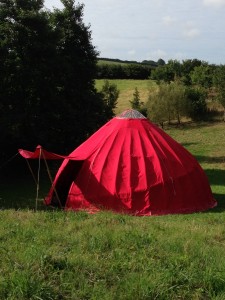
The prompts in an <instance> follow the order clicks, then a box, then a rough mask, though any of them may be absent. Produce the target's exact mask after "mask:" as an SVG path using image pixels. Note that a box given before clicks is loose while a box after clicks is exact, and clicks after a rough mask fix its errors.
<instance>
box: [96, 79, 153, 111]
mask: <svg viewBox="0 0 225 300" xmlns="http://www.w3.org/2000/svg"><path fill="white" fill-rule="evenodd" d="M109 82H110V83H112V84H115V85H116V86H117V88H118V90H119V91H120V94H119V98H118V104H117V108H116V114H118V113H121V112H123V111H124V110H126V109H129V108H131V104H130V102H129V101H131V100H132V99H133V93H134V91H135V88H137V89H138V91H139V94H140V100H141V101H142V102H144V103H145V102H147V100H148V97H149V93H151V92H153V91H154V90H155V89H156V88H157V85H156V84H155V82H154V81H152V80H132V79H129V80H126V79H124V80H116V79H112V80H109ZM103 84H104V79H98V80H96V88H97V90H98V91H99V90H101V88H102V86H103Z"/></svg>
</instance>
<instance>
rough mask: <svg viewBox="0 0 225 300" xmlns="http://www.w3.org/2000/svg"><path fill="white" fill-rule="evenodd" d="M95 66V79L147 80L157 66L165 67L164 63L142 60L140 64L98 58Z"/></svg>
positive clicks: (162, 61)
mask: <svg viewBox="0 0 225 300" xmlns="http://www.w3.org/2000/svg"><path fill="white" fill-rule="evenodd" d="M98 60H99V62H100V63H98V64H97V79H140V80H144V79H149V77H150V75H151V71H152V70H154V69H155V68H156V67H158V66H162V65H165V61H164V60H162V59H159V60H158V61H157V62H155V61H152V60H143V61H142V62H137V61H129V60H120V59H113V58H99V59H98Z"/></svg>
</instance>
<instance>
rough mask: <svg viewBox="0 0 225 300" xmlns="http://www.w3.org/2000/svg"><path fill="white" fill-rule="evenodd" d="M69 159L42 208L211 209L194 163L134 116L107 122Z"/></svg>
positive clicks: (205, 182) (153, 212) (132, 113)
mask: <svg viewBox="0 0 225 300" xmlns="http://www.w3.org/2000/svg"><path fill="white" fill-rule="evenodd" d="M69 157H72V159H69V158H66V159H65V160H64V161H63V163H62V165H61V167H60V168H59V170H58V173H57V174H56V177H55V180H54V187H52V188H51V190H50V192H49V195H48V196H47V197H46V199H45V203H46V204H47V205H51V204H52V205H54V204H57V202H58V200H57V197H59V198H60V202H61V203H62V204H63V206H65V209H72V210H81V209H82V210H83V209H86V210H87V211H96V210H100V209H108V210H113V211H117V212H123V213H130V214H134V215H162V214H173V213H190V212H197V211H203V210H207V209H209V208H212V207H214V206H215V205H216V201H215V200H214V198H213V195H212V192H211V189H210V186H209V183H208V180H207V177H206V175H205V173H204V171H203V170H202V168H201V167H200V165H199V164H198V162H197V161H196V159H195V158H194V157H193V156H192V155H191V154H190V153H189V152H188V151H187V150H186V149H184V148H183V147H182V146H181V145H180V144H178V143H177V142H176V141H174V140H173V139H172V138H171V137H170V136H168V135H167V134H166V133H165V132H164V131H162V130H161V129H159V128H158V127H157V126H156V125H154V124H153V123H151V122H150V121H149V120H148V119H146V118H145V117H144V116H143V115H141V114H140V113H138V112H137V111H133V110H128V111H125V112H124V113H123V114H121V115H119V116H117V117H115V118H113V119H112V120H110V121H109V122H108V123H106V124H105V125H104V126H103V127H101V128H100V129H99V130H98V131H97V132H96V133H95V134H93V135H92V136H91V137H90V138H89V139H87V140H86V141H85V142H84V143H83V144H81V145H80V146H79V147H78V148H76V149H75V150H74V151H73V152H72V153H71V154H70V156H69ZM55 191H57V194H58V195H57V197H56V192H55Z"/></svg>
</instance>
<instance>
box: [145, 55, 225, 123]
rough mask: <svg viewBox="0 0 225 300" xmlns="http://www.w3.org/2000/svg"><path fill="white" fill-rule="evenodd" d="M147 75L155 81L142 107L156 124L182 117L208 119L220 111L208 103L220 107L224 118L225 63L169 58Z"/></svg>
mask: <svg viewBox="0 0 225 300" xmlns="http://www.w3.org/2000/svg"><path fill="white" fill-rule="evenodd" d="M150 78H151V79H152V80H155V81H156V82H157V84H158V89H157V91H156V92H155V93H152V94H151V95H149V100H148V102H147V104H146V106H145V109H146V111H147V115H148V117H149V118H150V119H152V120H153V121H155V122H158V123H160V124H161V125H162V126H163V123H164V122H171V121H172V120H176V121H177V122H178V123H180V122H181V118H182V117H188V118H191V119H192V120H194V121H200V120H210V119H212V118H214V117H215V115H218V114H220V112H218V111H213V110H211V109H210V108H209V104H210V103H212V102H215V103H219V104H220V106H221V108H223V119H224V121H225V66H224V65H214V64H208V63H207V62H204V61H200V60H197V59H193V60H190V59H189V60H185V61H182V62H179V61H177V60H169V61H168V63H167V64H165V65H163V66H159V67H157V68H156V69H155V70H153V71H152V73H151V76H150Z"/></svg>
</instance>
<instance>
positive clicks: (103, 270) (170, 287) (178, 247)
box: [0, 123, 225, 300]
mask: <svg viewBox="0 0 225 300" xmlns="http://www.w3.org/2000/svg"><path fill="white" fill-rule="evenodd" d="M165 130H166V132H167V133H169V134H170V135H171V136H172V137H174V138H175V139H176V140H177V141H179V142H180V143H182V144H183V145H184V147H186V148H187V149H188V150H189V151H190V152H191V153H193V155H194V156H195V157H196V158H197V159H198V161H199V162H200V164H201V165H202V167H203V168H204V170H205V171H206V173H207V175H208V178H209V181H210V184H211V187H212V190H213V193H214V196H215V198H216V199H217V200H218V207H217V208H215V209H213V210H210V211H207V212H202V213H195V214H187V215H168V216H160V217H132V216H126V215H119V214H113V213H110V212H102V213H98V214H94V215H88V214H86V213H84V212H80V213H73V212H62V211H51V210H46V209H45V208H44V207H43V206H42V205H41V203H40V204H39V210H38V211H37V212H36V213H35V212H34V211H33V208H34V199H35V194H36V190H35V185H34V184H33V182H32V178H31V179H30V180H28V179H25V178H24V179H23V177H22V176H20V178H17V180H16V178H15V177H16V176H13V182H10V184H8V187H7V186H6V185H4V189H1V190H0V198H1V199H0V201H1V202H0V207H1V208H2V209H1V211H0V240H1V243H0V299H10V300H14V299H15V300H16V299H21V300H22V299H74V300H77V299H103V300H104V299H107V300H108V299H113V300H114V299H115V300H117V299H121V300H124V299H125V300H126V299H127V300H130V299H131V300H132V299H135V300H136V299H140V300H144V299H161V300H167V299H168V300H171V299H177V300H178V299H187V300H188V299H202V300H205V299H217V300H218V299H220V300H222V299H225V260H224V259H223V257H224V251H225V152H224V149H225V136H224V130H225V124H224V123H211V124H208V123H201V124H194V123H193V124H192V123H190V124H185V125H183V126H182V127H179V128H176V127H173V128H166V129H165ZM25 167H26V165H25V164H24V168H25ZM26 177H27V176H26ZM2 187H3V186H2ZM41 188H44V192H45V191H46V190H47V186H46V183H45V186H44V187H41ZM42 193H43V190H42ZM26 195H27V196H26Z"/></svg>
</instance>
